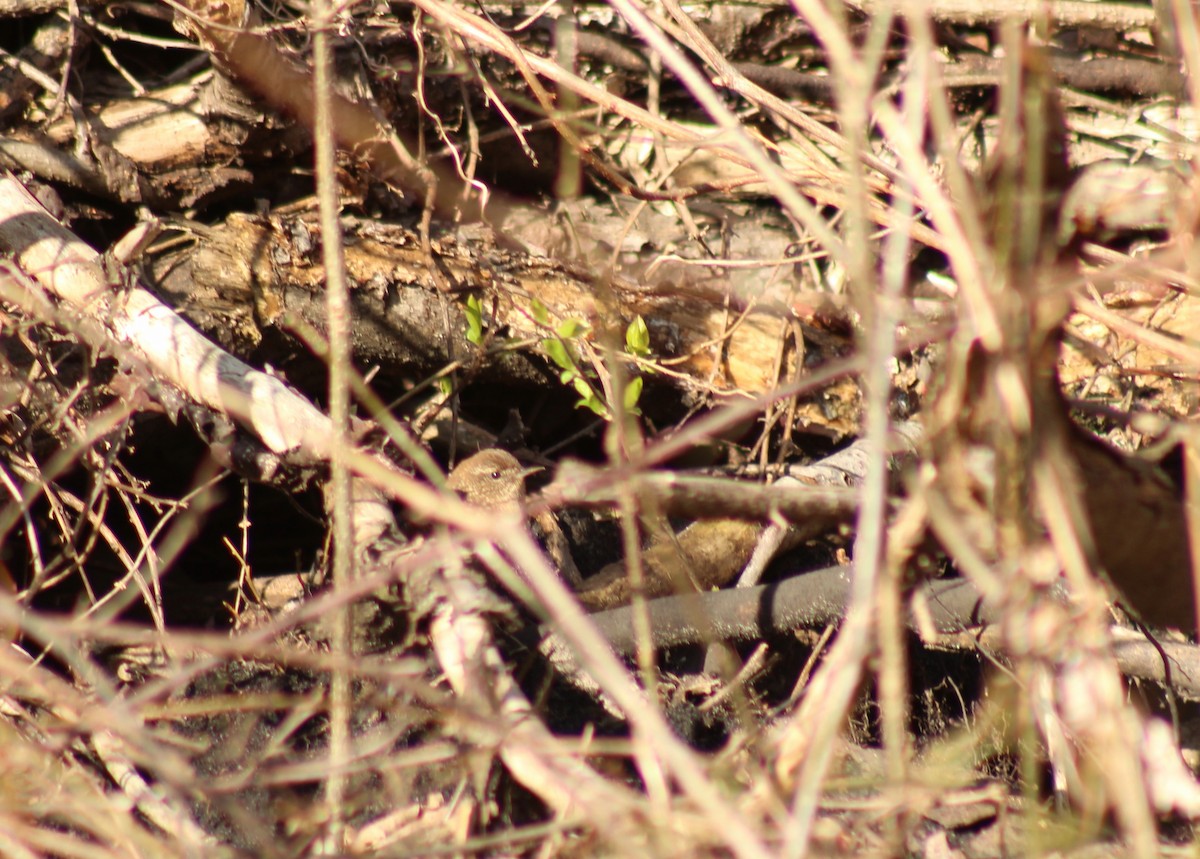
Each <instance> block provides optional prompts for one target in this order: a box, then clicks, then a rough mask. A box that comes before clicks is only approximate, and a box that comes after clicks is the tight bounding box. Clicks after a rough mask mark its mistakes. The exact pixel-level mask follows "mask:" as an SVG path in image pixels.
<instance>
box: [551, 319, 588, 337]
mask: <svg viewBox="0 0 1200 859" xmlns="http://www.w3.org/2000/svg"><path fill="white" fill-rule="evenodd" d="M587 330H588V327H587V323H586V322H583V321H581V320H579V319H568V320H566V321H565V322H563V324H562V325H559V326H558V330H557V332H556V333H557V334H558V336H559V337H561V338H562V339H563V340H574V339H575V338H576V337H578V336H579V335H581V334H583V333H584V332H586V331H587Z"/></svg>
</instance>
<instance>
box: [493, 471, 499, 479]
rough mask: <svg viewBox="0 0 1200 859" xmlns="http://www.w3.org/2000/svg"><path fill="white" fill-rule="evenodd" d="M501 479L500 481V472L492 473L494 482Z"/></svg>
mask: <svg viewBox="0 0 1200 859" xmlns="http://www.w3.org/2000/svg"><path fill="white" fill-rule="evenodd" d="M499 479H500V472H499V471H493V472H492V480H499Z"/></svg>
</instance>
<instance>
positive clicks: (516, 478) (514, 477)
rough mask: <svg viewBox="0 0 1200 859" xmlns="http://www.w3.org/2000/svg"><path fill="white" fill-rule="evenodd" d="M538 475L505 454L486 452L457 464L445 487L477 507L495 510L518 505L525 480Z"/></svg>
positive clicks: (509, 454)
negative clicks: (532, 475)
mask: <svg viewBox="0 0 1200 859" xmlns="http://www.w3.org/2000/svg"><path fill="white" fill-rule="evenodd" d="M538 471H541V469H540V468H525V467H523V466H522V465H521V463H519V462H517V458H516V457H515V456H513V455H512V454H511V453H509V452H508V451H505V450H499V449H497V448H488V449H487V450H481V451H480V452H479V453H477V454H475V455H474V456H469V457H467V458H466V459H464V460H463V461H462V462H460V463H459V464H458V466H457V467H456V468H455V469H454V470H453V471H452V472H450V479H449V480H448V481H446V485H447V486H448V487H450V488H451V489H453V490H454V491H455V492H457V493H458V494H460V495H461V496H462V497H463V498H464V499H466V500H467V501H469V502H470V503H472V504H475V505H476V506H478V507H487V508H490V509H495V508H497V507H507V506H509V505H516V504H519V503H521V501H522V499H524V497H525V478H526V477H528V476H529V475H531V474H534V473H536V472H538Z"/></svg>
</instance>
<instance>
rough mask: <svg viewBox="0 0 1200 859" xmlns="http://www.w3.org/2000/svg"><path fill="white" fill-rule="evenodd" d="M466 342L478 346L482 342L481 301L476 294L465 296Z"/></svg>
mask: <svg viewBox="0 0 1200 859" xmlns="http://www.w3.org/2000/svg"><path fill="white" fill-rule="evenodd" d="M465 312H466V316H467V342H468V343H474V344H475V345H476V346H479V345H481V344H482V343H483V302H482V301H480V300H479V296H477V295H468V296H467V308H466V311H465Z"/></svg>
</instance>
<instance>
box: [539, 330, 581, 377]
mask: <svg viewBox="0 0 1200 859" xmlns="http://www.w3.org/2000/svg"><path fill="white" fill-rule="evenodd" d="M542 348H543V349H545V350H546V354H547V355H549V356H550V360H551V361H553V362H554V363H555V364H557V365H558V366H559V367H560V368H562V369H563V370H574V369H575V359H574V358H572V357H571V353H570V351H568V350H567V344H566V343H564V342H562V341H561V340H559V339H557V338H553V337H552V338H549V339H546V340H543V341H542Z"/></svg>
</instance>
